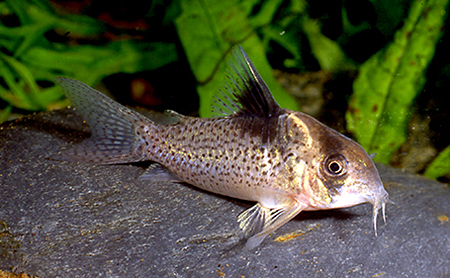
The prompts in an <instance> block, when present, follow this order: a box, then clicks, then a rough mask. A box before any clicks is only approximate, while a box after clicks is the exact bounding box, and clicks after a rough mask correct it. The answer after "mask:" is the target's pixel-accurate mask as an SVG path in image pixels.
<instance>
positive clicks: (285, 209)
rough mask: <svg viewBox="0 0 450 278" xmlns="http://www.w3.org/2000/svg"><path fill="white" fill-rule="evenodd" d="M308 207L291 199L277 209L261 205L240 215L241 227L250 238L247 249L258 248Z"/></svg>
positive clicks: (258, 204)
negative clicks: (269, 236) (271, 234)
mask: <svg viewBox="0 0 450 278" xmlns="http://www.w3.org/2000/svg"><path fill="white" fill-rule="evenodd" d="M305 207H306V206H305V205H303V204H301V203H299V202H298V201H296V200H294V199H291V198H289V199H288V202H285V203H283V204H282V205H280V206H279V207H277V208H273V209H270V208H266V207H263V206H262V205H261V204H260V203H257V204H256V205H255V206H253V207H251V208H249V209H248V210H246V211H244V212H243V213H241V214H240V215H239V218H238V222H239V227H240V228H241V229H242V230H243V231H244V234H245V236H246V237H249V238H248V240H247V242H246V244H245V249H247V250H251V249H254V248H256V247H257V246H258V245H259V244H261V242H262V241H263V240H264V239H265V238H266V237H267V236H268V235H269V234H270V233H271V232H273V231H275V230H276V229H278V228H280V227H281V226H283V225H284V224H285V223H287V222H289V220H291V219H292V218H294V217H295V216H296V215H297V214H299V213H300V212H301V211H302V210H303V209H304V208H305Z"/></svg>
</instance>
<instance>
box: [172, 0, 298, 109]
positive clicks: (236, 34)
mask: <svg viewBox="0 0 450 278" xmlns="http://www.w3.org/2000/svg"><path fill="white" fill-rule="evenodd" d="M255 3H256V1H254V2H253V1H244V2H241V1H237V0H232V1H222V2H217V1H213V0H204V1H193V0H181V10H182V14H181V15H180V16H179V17H178V18H177V20H176V21H175V24H176V27H177V31H178V35H179V37H180V40H181V43H182V44H183V47H184V50H185V52H186V55H187V58H188V61H189V64H190V65H191V69H192V72H193V73H194V75H195V77H196V79H197V82H198V84H199V85H198V87H197V91H198V93H199V95H200V115H201V116H202V117H208V116H209V115H210V112H211V111H210V110H211V108H210V105H211V99H212V96H213V94H214V92H215V91H216V90H217V89H219V87H220V85H221V83H222V81H223V80H224V78H225V69H226V66H225V65H226V63H227V61H228V59H227V58H228V56H227V55H228V54H229V52H230V50H231V48H232V46H234V45H237V44H239V45H241V46H242V47H243V48H244V50H245V51H246V52H247V54H248V56H249V57H250V59H252V61H253V63H254V64H255V66H256V68H257V69H258V71H259V72H260V74H261V76H262V77H263V78H264V80H265V82H266V83H267V85H268V86H269V88H270V89H271V91H272V93H273V95H274V97H275V99H276V100H277V102H278V103H279V104H280V105H281V106H282V107H285V108H289V109H293V110H298V106H297V104H296V102H295V100H294V99H293V97H291V96H290V95H288V94H287V93H286V92H285V91H284V89H283V88H282V86H281V85H280V84H278V83H277V81H276V80H275V78H274V77H273V75H272V72H271V68H270V66H269V63H268V61H267V58H266V54H265V49H264V47H263V44H262V42H261V41H260V40H259V38H258V37H257V36H256V32H255V28H257V26H254V25H252V24H261V22H263V23H267V22H270V20H271V17H272V16H273V5H272V4H271V5H268V6H265V7H264V8H263V9H262V14H261V17H258V16H259V14H258V15H255V16H254V17H253V21H251V20H250V19H249V18H248V16H249V14H250V13H251V11H252V8H253V6H254V5H255Z"/></svg>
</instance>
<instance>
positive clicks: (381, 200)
mask: <svg viewBox="0 0 450 278" xmlns="http://www.w3.org/2000/svg"><path fill="white" fill-rule="evenodd" d="M369 202H370V203H372V205H373V213H372V215H373V228H374V230H375V236H378V232H377V218H378V211H379V210H380V209H381V211H382V215H383V221H384V223H386V204H388V203H389V204H394V202H392V201H391V200H390V199H389V194H388V193H387V192H386V190H384V188H383V190H382V191H381V192H380V194H377V196H375V198H373V199H372V200H369Z"/></svg>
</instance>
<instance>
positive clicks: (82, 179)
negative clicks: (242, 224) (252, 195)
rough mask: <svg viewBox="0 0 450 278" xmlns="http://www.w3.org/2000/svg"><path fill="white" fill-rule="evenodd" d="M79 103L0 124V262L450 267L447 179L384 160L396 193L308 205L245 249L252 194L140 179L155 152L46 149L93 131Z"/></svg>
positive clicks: (59, 271)
mask: <svg viewBox="0 0 450 278" xmlns="http://www.w3.org/2000/svg"><path fill="white" fill-rule="evenodd" d="M81 123H82V119H81V118H80V117H78V116H76V115H75V114H74V113H73V111H72V110H60V111H54V112H49V113H42V114H37V115H33V116H30V117H25V118H21V119H19V120H16V121H14V122H8V123H4V124H3V125H1V126H0V156H1V161H0V170H1V172H0V183H1V184H0V198H1V202H0V269H1V270H8V271H11V270H13V271H15V272H26V273H28V274H30V275H38V276H41V277H81V276H82V277H100V276H101V277H138V276H145V277H151V276H154V277H164V276H167V277H174V276H175V277H425V276H428V277H449V276H450V220H449V218H450V189H449V188H448V187H446V186H445V185H443V184H440V183H437V182H435V181H431V180H428V179H425V178H422V177H419V176H415V175H410V174H406V173H403V172H401V171H399V170H394V169H392V168H389V167H386V166H383V165H379V169H380V173H381V176H382V178H383V180H384V183H385V186H386V189H387V191H388V192H389V193H390V196H391V199H392V200H393V201H394V202H395V203H396V204H395V205H388V207H387V223H383V222H382V221H380V220H379V226H378V236H375V235H374V231H373V228H372V217H371V215H372V206H371V205H370V204H364V205H360V206H356V207H353V208H348V209H341V210H332V211H318V212H302V213H301V214H300V215H299V216H298V217H296V218H295V219H294V220H293V221H290V222H289V223H287V224H286V225H284V226H283V227H282V228H280V229H279V230H277V231H276V232H275V233H274V234H273V235H272V236H271V237H269V238H267V239H266V240H265V241H264V242H263V243H262V244H261V245H260V246H259V247H258V248H257V249H256V250H253V251H245V250H244V249H243V243H244V242H243V238H242V235H241V232H240V230H239V227H238V224H237V216H238V215H239V213H240V212H242V211H243V210H245V209H246V208H248V207H250V206H251V205H252V204H251V203H247V202H242V201H239V200H235V199H230V198H226V197H222V196H218V195H214V194H210V193H208V192H204V191H201V190H198V189H196V188H194V187H192V186H189V185H183V184H167V183H149V182H148V181H142V180H138V179H137V177H139V175H140V174H141V173H142V172H143V171H144V169H145V166H146V165H147V164H145V163H142V164H133V165H92V164H83V163H73V162H64V161H55V160H51V159H49V157H51V155H52V154H56V153H57V152H58V151H59V150H60V149H61V148H63V147H67V146H68V145H69V144H70V143H73V142H79V141H81V140H82V139H83V138H86V137H87V136H88V135H89V133H88V132H87V130H88V129H87V128H86V126H84V125H82V124H81Z"/></svg>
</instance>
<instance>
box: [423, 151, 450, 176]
mask: <svg viewBox="0 0 450 278" xmlns="http://www.w3.org/2000/svg"><path fill="white" fill-rule="evenodd" d="M445 175H450V146H448V147H447V148H445V149H444V150H443V151H442V152H440V153H439V155H438V156H437V157H436V158H435V159H434V160H433V162H431V164H430V165H429V166H428V167H427V169H426V170H425V172H424V176H426V177H429V178H432V179H437V178H439V177H443V176H445Z"/></svg>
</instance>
